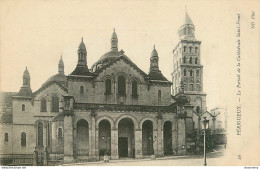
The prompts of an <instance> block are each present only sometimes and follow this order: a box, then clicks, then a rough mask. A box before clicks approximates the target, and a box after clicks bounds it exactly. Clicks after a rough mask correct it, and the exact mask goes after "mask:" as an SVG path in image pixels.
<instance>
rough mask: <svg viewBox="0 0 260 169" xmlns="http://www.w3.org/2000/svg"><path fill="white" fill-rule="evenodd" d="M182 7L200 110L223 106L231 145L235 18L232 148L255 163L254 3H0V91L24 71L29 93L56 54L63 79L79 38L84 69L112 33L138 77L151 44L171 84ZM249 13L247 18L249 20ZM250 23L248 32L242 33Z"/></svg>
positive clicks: (52, 69) (52, 68) (54, 66)
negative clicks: (198, 75)
mask: <svg viewBox="0 0 260 169" xmlns="http://www.w3.org/2000/svg"><path fill="white" fill-rule="evenodd" d="M185 6H186V7H187V12H188V13H189V16H190V17H191V19H192V21H193V23H194V25H195V36H196V39H197V40H199V41H201V63H202V65H203V66H204V67H203V71H204V74H203V86H204V89H203V90H204V92H205V93H206V94H207V108H208V110H211V109H213V108H215V107H216V106H219V107H227V109H228V118H229V122H228V126H230V130H229V131H230V135H231V136H232V137H231V138H234V139H236V140H239V139H240V138H239V136H236V135H235V133H236V132H235V131H236V107H237V105H238V103H237V98H238V97H237V95H236V93H237V88H236V86H237V82H238V80H237V67H236V65H237V54H236V50H237V39H238V38H237V30H238V29H237V24H236V22H237V20H238V16H237V14H240V22H241V29H240V30H241V38H240V39H241V84H242V98H241V99H242V101H241V103H242V110H243V111H242V112H243V120H242V121H243V123H242V124H243V133H244V136H246V137H245V138H246V139H243V140H242V141H241V142H239V143H238V144H236V146H235V147H233V149H234V151H240V150H241V145H245V144H246V145H247V147H246V149H245V151H244V150H243V153H244V154H245V153H247V154H246V155H247V156H248V157H250V156H252V158H255V156H253V154H250V151H249V150H251V149H252V150H253V149H255V147H254V146H255V145H256V144H252V143H251V142H249V140H255V137H256V135H254V134H252V131H256V130H258V131H259V125H256V124H259V111H260V110H259V107H260V106H259V89H260V85H259V77H260V76H259V40H260V39H259V37H260V36H259V18H258V17H259V16H258V14H259V6H260V5H259V1H258V0H247V1H243V0H236V1H235V0H196V1H194V0H193V1H191V0H189V1H187V0H183V1H180V0H178V1H177V0H157V1H155V0H149V1H148V0H141V1H134V0H133V1H130V0H122V1H119V0H115V1H109V0H106V1H100V0H97V1H90V0H73V1H69V0H52V1H51V0H38V1H35V0H34V1H33V0H23V1H19V0H13V1H8V0H1V1H0V61H1V62H0V79H1V82H0V90H1V91H12V92H13V91H16V92H18V91H19V89H20V87H21V86H22V75H23V72H24V70H25V67H26V66H27V67H28V70H29V72H30V75H31V88H32V90H33V91H36V90H37V89H39V88H40V87H41V85H42V84H43V83H44V82H45V81H46V80H47V79H48V78H49V77H50V76H52V75H54V74H57V73H58V62H59V59H60V57H61V55H62V58H63V61H64V64H65V74H66V75H68V74H70V73H71V72H72V71H73V70H74V69H75V67H76V64H77V49H78V46H79V44H80V41H81V38H82V37H83V38H84V42H85V45H86V48H87V62H88V63H87V64H88V67H89V68H90V67H91V65H92V64H93V63H95V62H96V61H97V60H98V59H99V58H100V57H101V56H102V55H103V54H105V53H106V52H108V51H109V50H110V38H111V35H112V32H113V28H115V30H116V33H117V36H118V44H119V50H121V49H123V50H124V51H125V54H126V55H127V56H128V57H129V58H130V59H131V60H132V61H133V62H134V63H136V65H137V66H138V67H139V68H141V69H142V70H143V71H145V72H146V73H148V70H149V65H150V63H149V58H150V56H151V52H152V50H153V46H154V45H155V47H156V49H157V52H158V54H159V67H160V70H161V71H162V73H163V74H164V76H165V77H167V78H168V80H171V72H172V71H173V54H172V51H173V49H174V47H175V46H176V45H177V43H178V42H179V37H178V35H177V31H178V28H179V27H180V26H181V25H182V23H183V20H184V15H185ZM253 12H255V17H256V18H255V19H252V13H253ZM252 22H254V23H255V29H252V28H250V27H251V23H252ZM258 140H259V136H258ZM236 142H238V141H236ZM258 144H259V143H258ZM232 145H234V144H232ZM250 145H251V149H250V148H249V146H250ZM241 151H242V150H241ZM232 155H235V156H236V155H237V154H236V153H233V154H232ZM258 159H259V158H258ZM237 164H238V163H237Z"/></svg>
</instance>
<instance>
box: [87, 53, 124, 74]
mask: <svg viewBox="0 0 260 169" xmlns="http://www.w3.org/2000/svg"><path fill="white" fill-rule="evenodd" d="M119 56H120V52H118V50H113V49H111V50H110V51H109V52H107V53H105V54H104V55H102V56H101V57H100V58H99V59H98V61H97V62H96V63H94V64H93V65H92V67H91V69H92V71H93V72H95V70H96V69H97V68H100V66H104V65H106V64H108V63H109V62H111V61H112V60H114V59H116V58H118V57H119Z"/></svg>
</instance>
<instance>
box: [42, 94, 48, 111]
mask: <svg viewBox="0 0 260 169" xmlns="http://www.w3.org/2000/svg"><path fill="white" fill-rule="evenodd" d="M46 111H47V110H46V99H45V97H43V98H42V100H41V112H46Z"/></svg>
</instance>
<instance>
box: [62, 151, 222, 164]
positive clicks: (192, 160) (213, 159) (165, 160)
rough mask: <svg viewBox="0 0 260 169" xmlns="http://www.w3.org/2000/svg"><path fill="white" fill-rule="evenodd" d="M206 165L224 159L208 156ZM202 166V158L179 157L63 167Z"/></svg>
mask: <svg viewBox="0 0 260 169" xmlns="http://www.w3.org/2000/svg"><path fill="white" fill-rule="evenodd" d="M208 156H209V157H208V158H207V163H208V165H209V166H216V165H218V166H219V165H223V162H224V158H223V157H221V156H219V154H209V155H208ZM203 164H204V161H203V156H201V155H197V156H179V157H176V156H175V157H163V158H156V159H153V160H152V159H149V158H147V159H120V160H110V162H108V163H105V162H103V161H99V162H85V163H74V164H64V165H73V166H74V165H76V166H129V165H133V166H162V165H163V166H202V165H203Z"/></svg>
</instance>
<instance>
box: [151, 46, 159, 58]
mask: <svg viewBox="0 0 260 169" xmlns="http://www.w3.org/2000/svg"><path fill="white" fill-rule="evenodd" d="M151 56H152V57H153V56H155V57H158V52H157V50H156V49H155V45H154V48H153V51H152V55H151Z"/></svg>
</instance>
